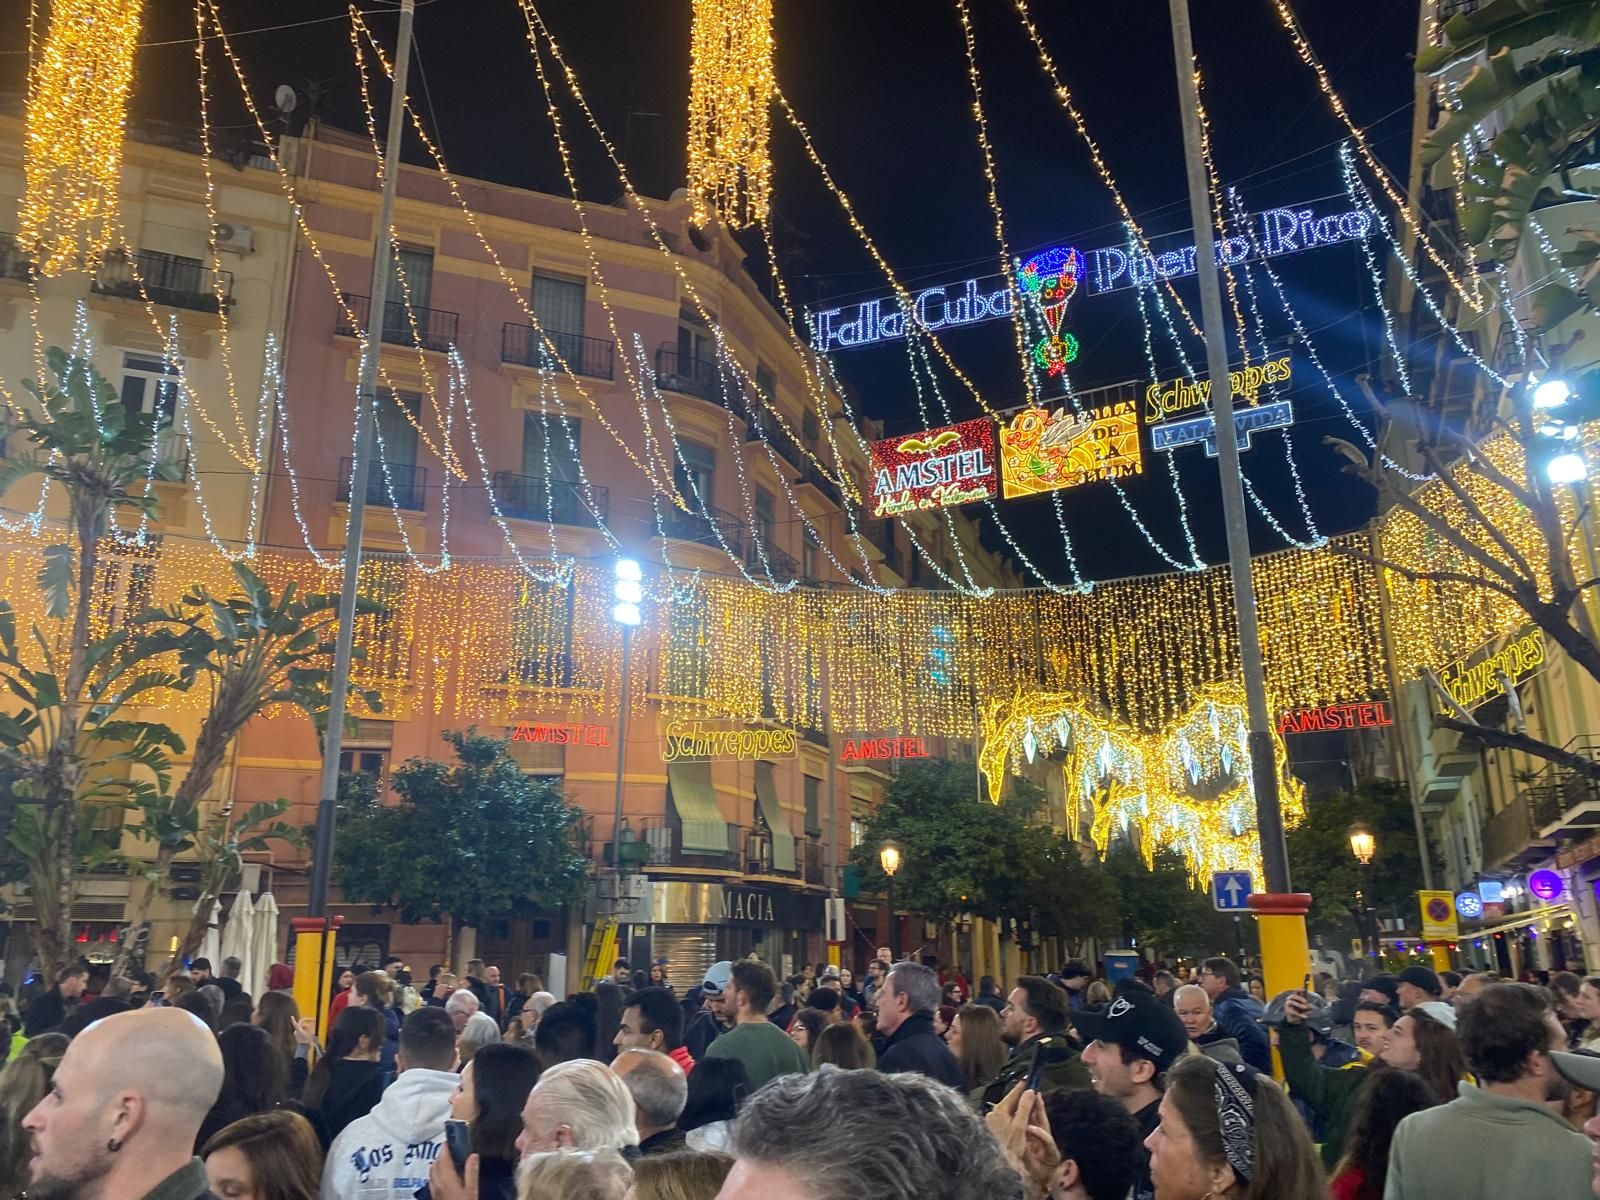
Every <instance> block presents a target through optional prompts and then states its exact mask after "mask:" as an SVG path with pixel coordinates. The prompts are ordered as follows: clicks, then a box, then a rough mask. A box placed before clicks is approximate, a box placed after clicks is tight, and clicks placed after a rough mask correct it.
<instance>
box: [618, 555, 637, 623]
mask: <svg viewBox="0 0 1600 1200" xmlns="http://www.w3.org/2000/svg"><path fill="white" fill-rule="evenodd" d="M643 580H644V572H643V571H642V570H640V568H639V564H638V563H636V562H634V560H633V559H631V558H619V559H618V560H617V582H616V585H615V586H614V587H613V588H612V589H611V594H612V596H613V597H615V599H616V601H617V603H616V605H615V606H614V607H613V608H612V609H611V619H612V620H614V621H615V622H616V623H617V624H618V625H628V626H633V625H637V624H639V622H640V621H641V620H643V614H641V613H640V611H639V605H640V604H642V603H644V583H643Z"/></svg>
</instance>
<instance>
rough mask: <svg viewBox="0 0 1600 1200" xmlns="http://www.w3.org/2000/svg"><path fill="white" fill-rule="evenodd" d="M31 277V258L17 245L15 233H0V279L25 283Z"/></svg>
mask: <svg viewBox="0 0 1600 1200" xmlns="http://www.w3.org/2000/svg"><path fill="white" fill-rule="evenodd" d="M32 278H33V260H32V259H30V258H29V257H28V256H27V255H26V254H24V253H23V252H22V251H21V250H20V249H19V248H18V247H17V239H16V235H14V234H10V233H0V279H14V280H16V281H17V282H18V283H27V282H28V280H30V279H32Z"/></svg>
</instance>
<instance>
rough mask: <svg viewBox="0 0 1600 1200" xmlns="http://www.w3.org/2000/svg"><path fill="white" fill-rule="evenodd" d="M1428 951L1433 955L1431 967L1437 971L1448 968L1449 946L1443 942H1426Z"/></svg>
mask: <svg viewBox="0 0 1600 1200" xmlns="http://www.w3.org/2000/svg"><path fill="white" fill-rule="evenodd" d="M1428 953H1429V954H1431V955H1433V969H1434V972H1435V973H1437V972H1439V971H1448V970H1450V947H1449V946H1448V945H1446V944H1445V943H1444V942H1430V943H1428Z"/></svg>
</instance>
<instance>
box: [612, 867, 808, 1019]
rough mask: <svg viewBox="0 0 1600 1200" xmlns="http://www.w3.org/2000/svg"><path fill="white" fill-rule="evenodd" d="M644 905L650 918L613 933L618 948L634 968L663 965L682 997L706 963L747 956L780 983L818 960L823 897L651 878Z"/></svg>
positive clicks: (783, 891)
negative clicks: (811, 959)
mask: <svg viewBox="0 0 1600 1200" xmlns="http://www.w3.org/2000/svg"><path fill="white" fill-rule="evenodd" d="M649 905H650V914H649V920H648V921H647V922H644V921H640V922H635V923H633V924H631V925H628V926H627V927H626V928H624V929H619V930H618V933H619V938H618V943H619V945H621V946H625V947H627V953H628V959H629V961H630V962H631V963H632V964H633V965H634V967H635V968H637V969H643V968H644V967H645V966H646V965H647V964H649V963H651V962H653V961H654V960H656V959H658V958H664V959H666V960H667V978H668V979H669V980H670V981H671V983H672V985H673V986H674V987H676V988H677V989H678V991H679V992H680V993H682V992H685V991H687V990H688V989H689V988H691V987H693V986H694V985H695V984H697V983H699V982H700V980H702V979H704V978H705V973H706V971H707V969H708V968H710V966H711V964H712V963H715V962H718V961H719V960H722V959H730V960H737V959H741V958H748V957H749V956H750V955H752V954H754V955H756V956H757V957H758V958H760V959H761V961H762V962H764V963H766V964H767V965H768V966H770V967H771V968H772V969H773V970H774V971H775V972H777V974H778V977H779V978H780V979H782V978H784V977H785V976H787V975H791V974H793V973H794V972H796V971H798V970H799V969H800V965H801V964H802V963H803V962H804V961H805V960H806V956H807V955H808V954H810V955H813V956H814V955H815V954H816V949H815V947H816V945H817V944H818V943H819V941H820V938H821V936H822V931H823V898H822V896H821V895H818V894H813V893H807V892H796V891H788V890H785V889H782V888H767V887H740V886H738V885H736V884H725V883H700V882H688V881H682V880H661V879H657V880H652V881H651V883H650V894H649Z"/></svg>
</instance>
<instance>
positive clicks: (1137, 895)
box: [1105, 841, 1227, 958]
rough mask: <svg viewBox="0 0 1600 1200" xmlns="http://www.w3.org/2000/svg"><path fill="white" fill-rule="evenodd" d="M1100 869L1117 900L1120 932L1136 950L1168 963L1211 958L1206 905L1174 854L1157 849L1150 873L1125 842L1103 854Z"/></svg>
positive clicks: (1213, 929) (1212, 933) (1210, 917)
mask: <svg viewBox="0 0 1600 1200" xmlns="http://www.w3.org/2000/svg"><path fill="white" fill-rule="evenodd" d="M1105 870H1106V873H1107V874H1108V875H1109V876H1110V877H1111V879H1112V880H1113V882H1114V883H1115V886H1116V889H1117V894H1118V896H1119V897H1120V898H1121V901H1122V929H1123V932H1124V934H1125V935H1126V936H1127V937H1128V938H1129V939H1130V940H1136V941H1137V944H1138V946H1139V948H1140V949H1148V950H1149V951H1150V952H1151V953H1153V954H1154V955H1156V957H1158V958H1172V957H1175V956H1177V955H1180V954H1185V953H1192V952H1203V953H1211V951H1212V950H1213V949H1214V948H1215V947H1216V946H1217V945H1218V941H1219V939H1218V936H1217V933H1218V928H1219V926H1218V923H1217V922H1216V920H1215V919H1214V917H1215V913H1214V911H1213V909H1212V907H1211V900H1210V898H1209V897H1208V896H1207V895H1206V894H1205V893H1204V892H1202V891H1200V890H1199V889H1197V888H1196V887H1195V886H1194V883H1193V881H1192V880H1191V879H1190V878H1189V868H1188V866H1187V864H1186V863H1185V862H1184V860H1183V856H1182V855H1180V854H1178V853H1177V852H1176V851H1173V850H1157V851H1156V853H1155V864H1154V867H1153V868H1152V867H1146V866H1145V865H1144V858H1143V856H1142V855H1141V854H1140V853H1139V850H1138V848H1137V847H1136V846H1134V845H1133V844H1132V843H1131V842H1128V841H1122V842H1118V843H1117V844H1115V845H1113V846H1112V847H1111V850H1110V852H1109V853H1108V854H1107V855H1106V860H1105ZM1223 944H1224V945H1226V944H1227V943H1226V942H1223Z"/></svg>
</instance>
